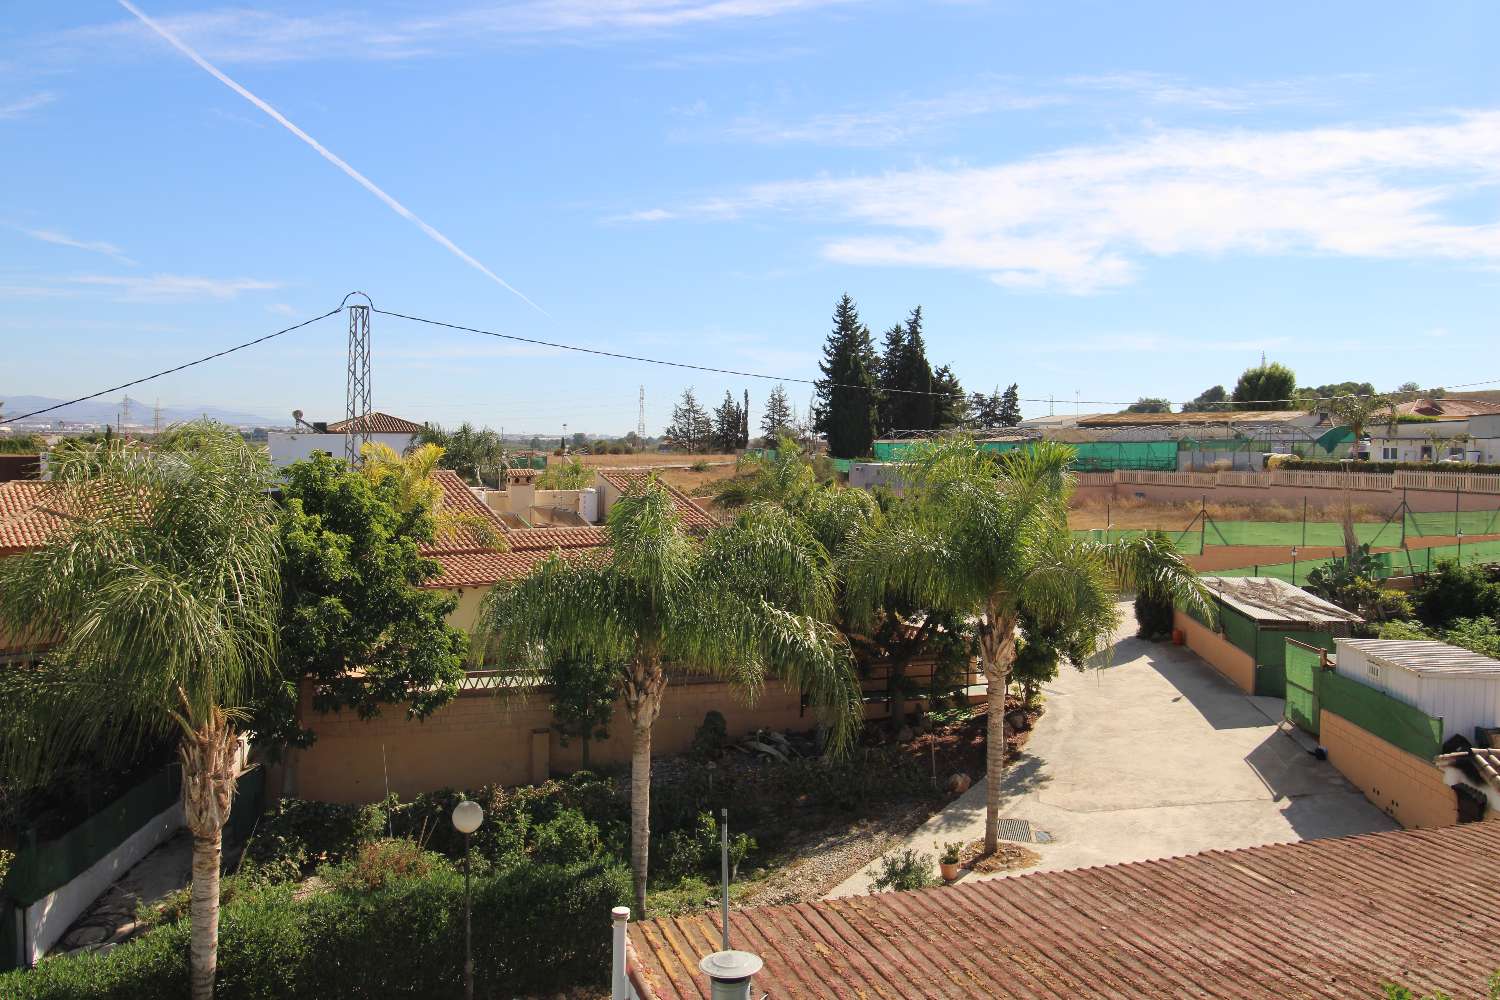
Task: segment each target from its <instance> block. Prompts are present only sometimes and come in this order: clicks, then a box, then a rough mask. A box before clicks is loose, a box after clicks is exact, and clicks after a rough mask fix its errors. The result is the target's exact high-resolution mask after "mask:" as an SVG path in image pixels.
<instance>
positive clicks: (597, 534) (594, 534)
mask: <svg viewBox="0 0 1500 1000" xmlns="http://www.w3.org/2000/svg"><path fill="white" fill-rule="evenodd" d="M608 542H609V533H608V532H606V531H605V530H604V529H603V528H600V527H596V526H594V525H588V526H585V527H563V528H521V529H519V530H517V529H514V528H512V529H510V530H509V531H507V532H506V534H505V544H506V545H508V546H510V548H512V549H514V550H517V551H520V550H524V549H584V548H594V547H597V546H600V545H605V544H607V543H608Z"/></svg>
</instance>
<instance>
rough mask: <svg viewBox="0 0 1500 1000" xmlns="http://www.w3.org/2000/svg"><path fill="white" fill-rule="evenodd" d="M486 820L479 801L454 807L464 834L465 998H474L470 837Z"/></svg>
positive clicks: (456, 821) (457, 825)
mask: <svg viewBox="0 0 1500 1000" xmlns="http://www.w3.org/2000/svg"><path fill="white" fill-rule="evenodd" d="M483 822H484V810H483V809H481V808H480V807H479V803H478V802H475V801H473V800H472V799H465V800H464V801H462V802H460V803H459V804H458V805H456V806H454V807H453V828H454V829H455V830H457V831H458V832H459V833H461V834H463V835H464V1000H474V938H473V934H472V931H471V928H470V923H469V837H470V835H471V834H473V832H474V831H475V830H477V829H479V824H480V823H483Z"/></svg>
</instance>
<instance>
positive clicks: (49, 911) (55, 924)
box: [15, 802, 183, 968]
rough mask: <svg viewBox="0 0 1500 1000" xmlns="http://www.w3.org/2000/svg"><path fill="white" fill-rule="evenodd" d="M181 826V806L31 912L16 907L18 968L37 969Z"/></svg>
mask: <svg viewBox="0 0 1500 1000" xmlns="http://www.w3.org/2000/svg"><path fill="white" fill-rule="evenodd" d="M182 825H183V818H182V803H180V802H177V803H174V804H173V805H171V806H168V807H167V808H166V809H163V810H162V811H161V812H160V813H158V814H157V815H155V816H153V817H151V819H149V820H147V821H146V822H145V823H144V824H143V825H142V826H141V828H140V829H138V830H136V831H135V832H134V833H133V834H131V835H130V836H128V837H126V838H125V839H124V840H123V841H121V842H120V844H119V846H118V847H116V848H115V849H114V850H112V851H110V852H109V853H108V854H106V855H105V856H104V857H102V858H100V859H99V860H98V861H95V862H94V863H93V864H92V865H90V866H89V867H88V868H86V869H85V870H84V871H82V872H80V873H79V874H78V875H77V876H75V877H74V878H73V879H72V880H71V881H69V882H68V883H67V884H66V885H62V886H59V887H58V888H56V889H54V890H52V891H51V892H50V893H48V894H47V895H45V896H43V897H42V898H41V899H38V900H36V901H35V902H34V903H32V904H30V905H29V906H26V907H17V908H16V910H15V919H16V920H17V921H18V925H17V927H16V943H17V945H18V946H19V953H18V954H17V956H16V959H17V962H18V963H19V965H21V966H22V967H27V968H29V967H30V966H32V965H35V964H36V963H37V961H38V960H39V959H40V958H41V957H42V956H43V955H45V954H46V953H47V951H48V949H50V948H51V947H52V946H53V945H55V944H56V943H57V942H58V941H59V940H60V939H61V938H62V936H63V935H64V934H65V933H67V930H68V928H69V927H71V926H73V921H75V920H77V919H78V918H79V917H80V916H82V915H83V912H84V911H85V910H87V909H88V908H89V907H90V906H92V905H93V904H94V900H96V899H98V898H99V897H100V895H102V894H103V893H104V892H105V890H107V889H108V888H109V887H110V886H111V885H113V884H114V883H115V881H116V880H117V879H119V877H120V876H121V875H124V874H125V873H126V872H127V871H129V870H130V869H131V868H132V867H133V866H134V865H135V864H136V862H138V861H140V860H141V859H142V858H144V857H145V856H146V855H147V854H150V853H151V852H152V851H153V850H155V849H156V847H157V846H158V845H159V844H161V843H162V842H163V841H164V840H166V839H167V838H168V837H170V836H172V834H174V833H176V832H177V831H178V830H180V829H181V828H182Z"/></svg>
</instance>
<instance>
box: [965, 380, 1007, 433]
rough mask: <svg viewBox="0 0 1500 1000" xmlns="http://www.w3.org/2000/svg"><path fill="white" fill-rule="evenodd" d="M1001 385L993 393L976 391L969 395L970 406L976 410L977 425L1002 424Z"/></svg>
mask: <svg viewBox="0 0 1500 1000" xmlns="http://www.w3.org/2000/svg"><path fill="white" fill-rule="evenodd" d="M1000 398H1001V397H1000V387H999V386H998V385H997V386H995V391H994V392H992V393H983V392H976V393H974V395H973V396H971V397H969V406H970V408H971V409H972V410H973V411H974V426H975V427H999V426H1000Z"/></svg>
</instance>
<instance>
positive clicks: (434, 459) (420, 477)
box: [359, 441, 505, 549]
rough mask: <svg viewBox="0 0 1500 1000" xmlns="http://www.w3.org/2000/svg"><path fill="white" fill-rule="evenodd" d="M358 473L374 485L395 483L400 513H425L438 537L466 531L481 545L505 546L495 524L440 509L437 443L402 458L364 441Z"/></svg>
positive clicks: (480, 517) (421, 446) (440, 453)
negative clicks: (434, 475)
mask: <svg viewBox="0 0 1500 1000" xmlns="http://www.w3.org/2000/svg"><path fill="white" fill-rule="evenodd" d="M359 454H360V458H361V459H362V464H361V465H360V471H361V472H362V473H363V474H364V476H365V478H367V479H369V480H370V482H372V483H375V484H376V485H378V484H380V483H382V482H385V481H386V480H391V481H393V482H395V484H396V504H397V508H398V509H399V510H400V511H401V512H402V513H403V514H410V513H412V512H414V511H425V512H427V513H429V514H430V515H431V516H432V524H433V529H434V531H435V533H436V534H437V535H438V536H439V537H441V536H443V535H451V534H454V533H456V532H467V533H468V534H470V535H471V536H473V537H474V538H475V539H476V540H477V541H479V542H481V543H482V544H484V545H487V546H491V547H493V548H497V549H503V548H504V547H505V541H504V538H503V537H502V535H501V532H500V531H499V530H498V529H497V528H496V527H495V521H494V520H493V519H491V518H489V517H486V516H484V515H474V514H465V513H463V512H462V511H454V510H449V509H446V508H445V507H444V506H443V488H442V487H441V486H439V485H438V482H437V480H436V479H434V478H433V473H434V472H436V471H437V470H438V469H439V468H441V467H442V460H443V457H444V451H443V448H442V447H441V446H440V445H436V444H419V445H416V446H415V447H413V448H411V449H410V450H409V451H407V452H406V454H404V455H398V454H396V451H395V449H394V448H391V447H390V446H389V445H384V444H381V443H380V442H379V441H369V442H366V443H365V445H364V447H363V448H361V449H360V453H359Z"/></svg>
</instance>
